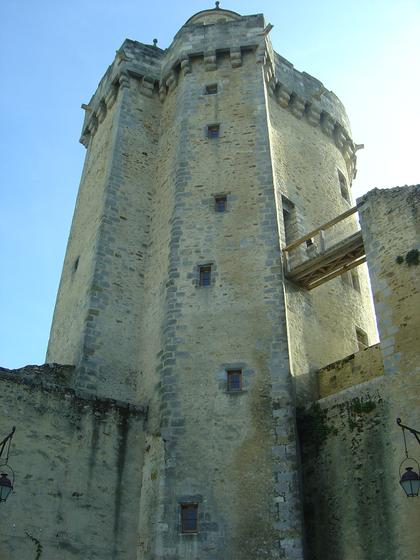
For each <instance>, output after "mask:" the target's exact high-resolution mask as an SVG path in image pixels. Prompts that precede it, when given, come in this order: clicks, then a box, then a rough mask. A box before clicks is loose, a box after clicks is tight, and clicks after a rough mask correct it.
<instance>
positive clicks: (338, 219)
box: [283, 206, 357, 251]
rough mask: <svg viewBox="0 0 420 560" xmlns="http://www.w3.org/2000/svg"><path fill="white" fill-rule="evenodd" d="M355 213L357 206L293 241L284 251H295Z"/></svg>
mask: <svg viewBox="0 0 420 560" xmlns="http://www.w3.org/2000/svg"><path fill="white" fill-rule="evenodd" d="M355 212H357V206H353V208H350V209H349V210H346V211H345V212H343V213H342V214H340V215H339V216H337V217H335V218H334V219H333V220H330V221H329V222H327V223H326V224H323V225H322V226H320V227H317V228H316V229H314V230H312V231H310V232H309V233H307V234H306V235H305V236H303V237H299V238H298V239H296V241H293V243H290V245H287V247H285V248H284V249H283V251H291V250H292V249H295V248H296V247H298V246H299V245H300V244H301V243H303V242H304V241H306V240H307V239H311V237H314V236H315V235H317V234H318V233H319V232H320V231H321V230H325V229H329V228H330V227H332V226H335V224H338V222H341V221H342V220H345V219H346V218H348V217H349V216H351V215H352V214H354V213H355Z"/></svg>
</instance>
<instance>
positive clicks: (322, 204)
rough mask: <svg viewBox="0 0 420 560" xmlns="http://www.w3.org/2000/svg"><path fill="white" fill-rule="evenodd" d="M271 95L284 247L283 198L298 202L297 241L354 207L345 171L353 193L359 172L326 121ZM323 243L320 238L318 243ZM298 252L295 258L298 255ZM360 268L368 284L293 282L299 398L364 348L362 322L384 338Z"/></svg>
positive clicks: (290, 304)
mask: <svg viewBox="0 0 420 560" xmlns="http://www.w3.org/2000/svg"><path fill="white" fill-rule="evenodd" d="M269 99H270V103H269V108H270V125H271V126H270V136H271V149H272V156H273V166H274V172H275V180H276V191H277V208H278V216H279V221H280V224H281V226H280V234H281V238H282V246H283V247H284V246H285V245H286V240H285V228H284V224H283V216H282V206H283V204H282V196H285V197H286V198H287V199H288V200H289V201H290V202H291V203H292V204H293V205H294V216H292V220H293V221H294V222H295V226H294V230H293V232H292V233H293V237H292V239H289V240H288V243H290V242H291V241H292V240H293V239H296V238H297V237H300V236H302V235H304V234H305V233H307V232H308V231H310V230H312V229H315V228H316V227H318V226H320V225H322V224H323V223H325V222H327V221H328V220H331V219H333V218H335V217H336V216H338V215H339V214H341V213H342V212H345V211H346V210H348V209H349V208H350V207H351V205H352V204H350V203H349V202H347V201H346V200H345V199H344V198H343V196H342V194H341V192H340V186H339V178H338V171H339V170H340V171H341V172H342V173H343V175H346V178H347V185H348V188H349V192H350V185H351V177H350V176H348V175H347V170H346V163H345V160H344V158H343V156H342V154H341V153H340V151H339V150H338V149H337V147H336V145H335V144H334V143H333V142H331V140H330V139H328V137H326V136H325V134H324V133H323V132H322V130H321V128H320V126H311V125H310V124H309V123H308V122H305V120H303V119H299V118H296V116H295V115H294V114H293V113H292V112H289V111H286V110H285V109H284V108H283V107H281V106H279V105H278V103H276V102H275V100H274V99H273V97H272V96H271V97H270V98H269ZM356 229H357V225H356V221H355V219H354V218H353V217H352V218H349V219H347V220H346V221H345V222H344V225H343V226H342V227H341V230H340V231H337V228H332V229H330V230H327V232H326V235H327V237H326V241H327V244H329V245H332V244H334V243H335V242H336V241H337V239H341V238H342V237H344V236H346V235H349V234H350V233H352V232H354V231H356ZM318 242H319V240H318V239H315V245H316V244H317V243H318ZM303 251H305V249H303ZM291 255H292V257H291V258H292V259H293V258H294V253H293V252H292V253H291ZM292 262H293V261H292ZM357 274H358V278H359V285H360V290H355V289H354V288H353V287H351V286H349V285H348V284H345V283H343V282H342V280H341V279H340V278H336V279H334V280H332V281H330V282H328V283H326V284H324V285H322V286H319V287H318V288H316V289H314V290H311V291H308V290H306V289H302V288H299V287H297V286H296V285H294V284H293V283H292V282H288V281H286V283H285V288H286V301H287V324H288V331H289V344H290V351H291V363H292V371H293V375H294V376H295V381H296V386H297V396H298V400H299V402H305V401H306V402H307V401H308V399H309V400H311V399H313V398H314V397H315V396H316V382H315V379H314V378H312V380H310V379H308V377H309V376H308V374H313V373H314V372H315V371H316V370H318V369H319V368H320V367H323V366H325V365H327V364H330V363H332V362H335V361H336V360H338V359H341V358H344V357H345V356H348V355H349V354H351V353H353V352H355V351H357V349H358V346H357V340H356V330H355V329H356V327H359V328H361V329H362V330H364V331H365V332H366V333H367V334H368V337H369V343H370V344H372V343H373V342H375V340H376V326H375V321H374V318H373V313H372V304H371V296H370V290H369V286H368V281H367V274H366V267H358V268H357Z"/></svg>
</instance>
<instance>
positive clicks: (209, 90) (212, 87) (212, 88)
mask: <svg viewBox="0 0 420 560" xmlns="http://www.w3.org/2000/svg"><path fill="white" fill-rule="evenodd" d="M216 93H217V84H209V85H207V86H206V89H205V95H215V94H216Z"/></svg>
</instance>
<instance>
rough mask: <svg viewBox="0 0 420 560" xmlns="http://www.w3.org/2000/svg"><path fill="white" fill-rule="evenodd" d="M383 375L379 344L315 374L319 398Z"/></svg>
mask: <svg viewBox="0 0 420 560" xmlns="http://www.w3.org/2000/svg"><path fill="white" fill-rule="evenodd" d="M383 373H384V366H383V363H382V354H381V348H380V346H379V344H375V346H369V348H365V349H364V350H361V351H360V352H357V353H356V354H350V356H346V357H345V358H344V359H342V360H338V361H337V362H334V363H333V364H329V365H328V366H326V367H324V368H321V369H320V370H318V372H317V376H316V377H317V381H318V395H319V398H321V399H322V398H324V397H328V396H329V395H333V394H334V393H338V392H339V391H342V390H343V389H347V388H348V387H353V386H354V385H358V384H359V383H364V382H366V381H370V380H371V379H374V378H375V377H379V376H381V375H383Z"/></svg>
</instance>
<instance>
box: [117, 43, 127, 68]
mask: <svg viewBox="0 0 420 560" xmlns="http://www.w3.org/2000/svg"><path fill="white" fill-rule="evenodd" d="M115 52H116V55H117V57H116V58H117V60H118V64H121V62H126V61H127V60H129V59H128V57H127V55H126V54H125V51H124V49H123V48H122V47H121V48H120V49H118V50H117V51H115Z"/></svg>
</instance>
